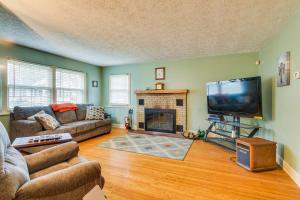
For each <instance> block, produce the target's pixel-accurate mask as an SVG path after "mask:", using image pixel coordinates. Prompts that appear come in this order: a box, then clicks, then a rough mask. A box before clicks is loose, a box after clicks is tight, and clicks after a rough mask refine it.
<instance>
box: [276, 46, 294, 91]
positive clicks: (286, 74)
mask: <svg viewBox="0 0 300 200" xmlns="http://www.w3.org/2000/svg"><path fill="white" fill-rule="evenodd" d="M290 55H291V53H290V52H285V53H283V54H281V55H280V57H279V58H278V63H277V87H282V86H287V85H290Z"/></svg>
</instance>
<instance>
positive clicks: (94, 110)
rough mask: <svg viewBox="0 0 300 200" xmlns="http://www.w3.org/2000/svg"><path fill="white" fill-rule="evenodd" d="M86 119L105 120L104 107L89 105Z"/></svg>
mask: <svg viewBox="0 0 300 200" xmlns="http://www.w3.org/2000/svg"><path fill="white" fill-rule="evenodd" d="M85 119H86V120H95V119H96V120H99V119H100V120H103V119H104V108H102V107H100V106H99V107H97V106H88V107H87V109H86V117H85Z"/></svg>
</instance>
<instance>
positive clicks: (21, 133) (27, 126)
mask: <svg viewBox="0 0 300 200" xmlns="http://www.w3.org/2000/svg"><path fill="white" fill-rule="evenodd" d="M10 130H11V131H10V139H11V141H14V140H15V139H16V138H17V137H27V136H32V135H35V134H36V133H37V132H40V131H42V130H43V127H42V125H41V124H40V123H39V122H37V121H31V120H14V121H11V122H10Z"/></svg>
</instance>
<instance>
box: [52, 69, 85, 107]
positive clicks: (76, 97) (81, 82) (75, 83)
mask: <svg viewBox="0 0 300 200" xmlns="http://www.w3.org/2000/svg"><path fill="white" fill-rule="evenodd" d="M56 102H57V103H66V102H68V103H69V102H71V103H85V73H83V72H76V71H72V70H65V69H59V68H58V69H56Z"/></svg>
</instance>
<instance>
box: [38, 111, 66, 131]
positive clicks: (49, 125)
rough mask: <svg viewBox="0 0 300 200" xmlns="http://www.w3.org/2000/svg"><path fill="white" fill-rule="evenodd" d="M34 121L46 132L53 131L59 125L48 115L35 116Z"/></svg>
mask: <svg viewBox="0 0 300 200" xmlns="http://www.w3.org/2000/svg"><path fill="white" fill-rule="evenodd" d="M35 119H36V120H37V121H38V122H40V124H42V126H43V127H44V128H45V129H46V130H54V129H56V128H57V127H59V125H60V124H59V122H58V121H57V120H56V119H55V118H54V117H52V116H51V115H48V114H40V115H36V116H35Z"/></svg>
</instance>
